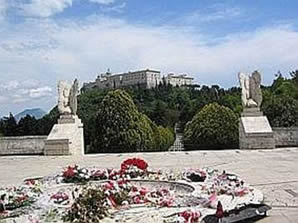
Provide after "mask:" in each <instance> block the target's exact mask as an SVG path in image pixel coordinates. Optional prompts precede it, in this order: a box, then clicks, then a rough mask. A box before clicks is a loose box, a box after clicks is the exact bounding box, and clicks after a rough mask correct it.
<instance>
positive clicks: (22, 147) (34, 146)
mask: <svg viewBox="0 0 298 223" xmlns="http://www.w3.org/2000/svg"><path fill="white" fill-rule="evenodd" d="M46 139H47V136H18V137H0V156H3V155H42V154H44V147H45V140H46Z"/></svg>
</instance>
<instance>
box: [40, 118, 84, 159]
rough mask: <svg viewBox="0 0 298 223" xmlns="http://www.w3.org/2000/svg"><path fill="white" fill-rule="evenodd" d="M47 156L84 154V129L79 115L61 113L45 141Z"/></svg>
mask: <svg viewBox="0 0 298 223" xmlns="http://www.w3.org/2000/svg"><path fill="white" fill-rule="evenodd" d="M44 154H45V155H46V156H59V155H83V154H84V131H83V124H82V122H81V120H80V119H79V118H78V116H73V115H61V116H60V118H59V120H58V124H55V125H54V127H53V128H52V130H51V133H50V134H49V136H48V138H47V139H46V141H45V150H44Z"/></svg>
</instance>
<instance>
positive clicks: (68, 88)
mask: <svg viewBox="0 0 298 223" xmlns="http://www.w3.org/2000/svg"><path fill="white" fill-rule="evenodd" d="M78 92H79V83H78V80H77V79H75V81H74V83H73V84H72V85H70V84H68V83H67V82H66V81H59V82H58V111H59V113H60V114H61V115H76V114H77V104H78V103H77V96H78Z"/></svg>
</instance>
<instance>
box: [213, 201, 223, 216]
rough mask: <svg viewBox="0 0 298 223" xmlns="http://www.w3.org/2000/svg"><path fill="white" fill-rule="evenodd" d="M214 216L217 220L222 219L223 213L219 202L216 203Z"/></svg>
mask: <svg viewBox="0 0 298 223" xmlns="http://www.w3.org/2000/svg"><path fill="white" fill-rule="evenodd" d="M215 216H216V217H217V218H223V216H224V211H223V208H222V205H221V203H220V201H218V203H217V208H216V213H215Z"/></svg>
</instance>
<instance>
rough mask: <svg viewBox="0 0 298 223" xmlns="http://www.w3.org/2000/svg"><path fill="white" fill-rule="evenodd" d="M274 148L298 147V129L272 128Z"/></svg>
mask: <svg viewBox="0 0 298 223" xmlns="http://www.w3.org/2000/svg"><path fill="white" fill-rule="evenodd" d="M272 130H273V133H274V139H275V145H276V147H289V146H298V127H292V128H272Z"/></svg>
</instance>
